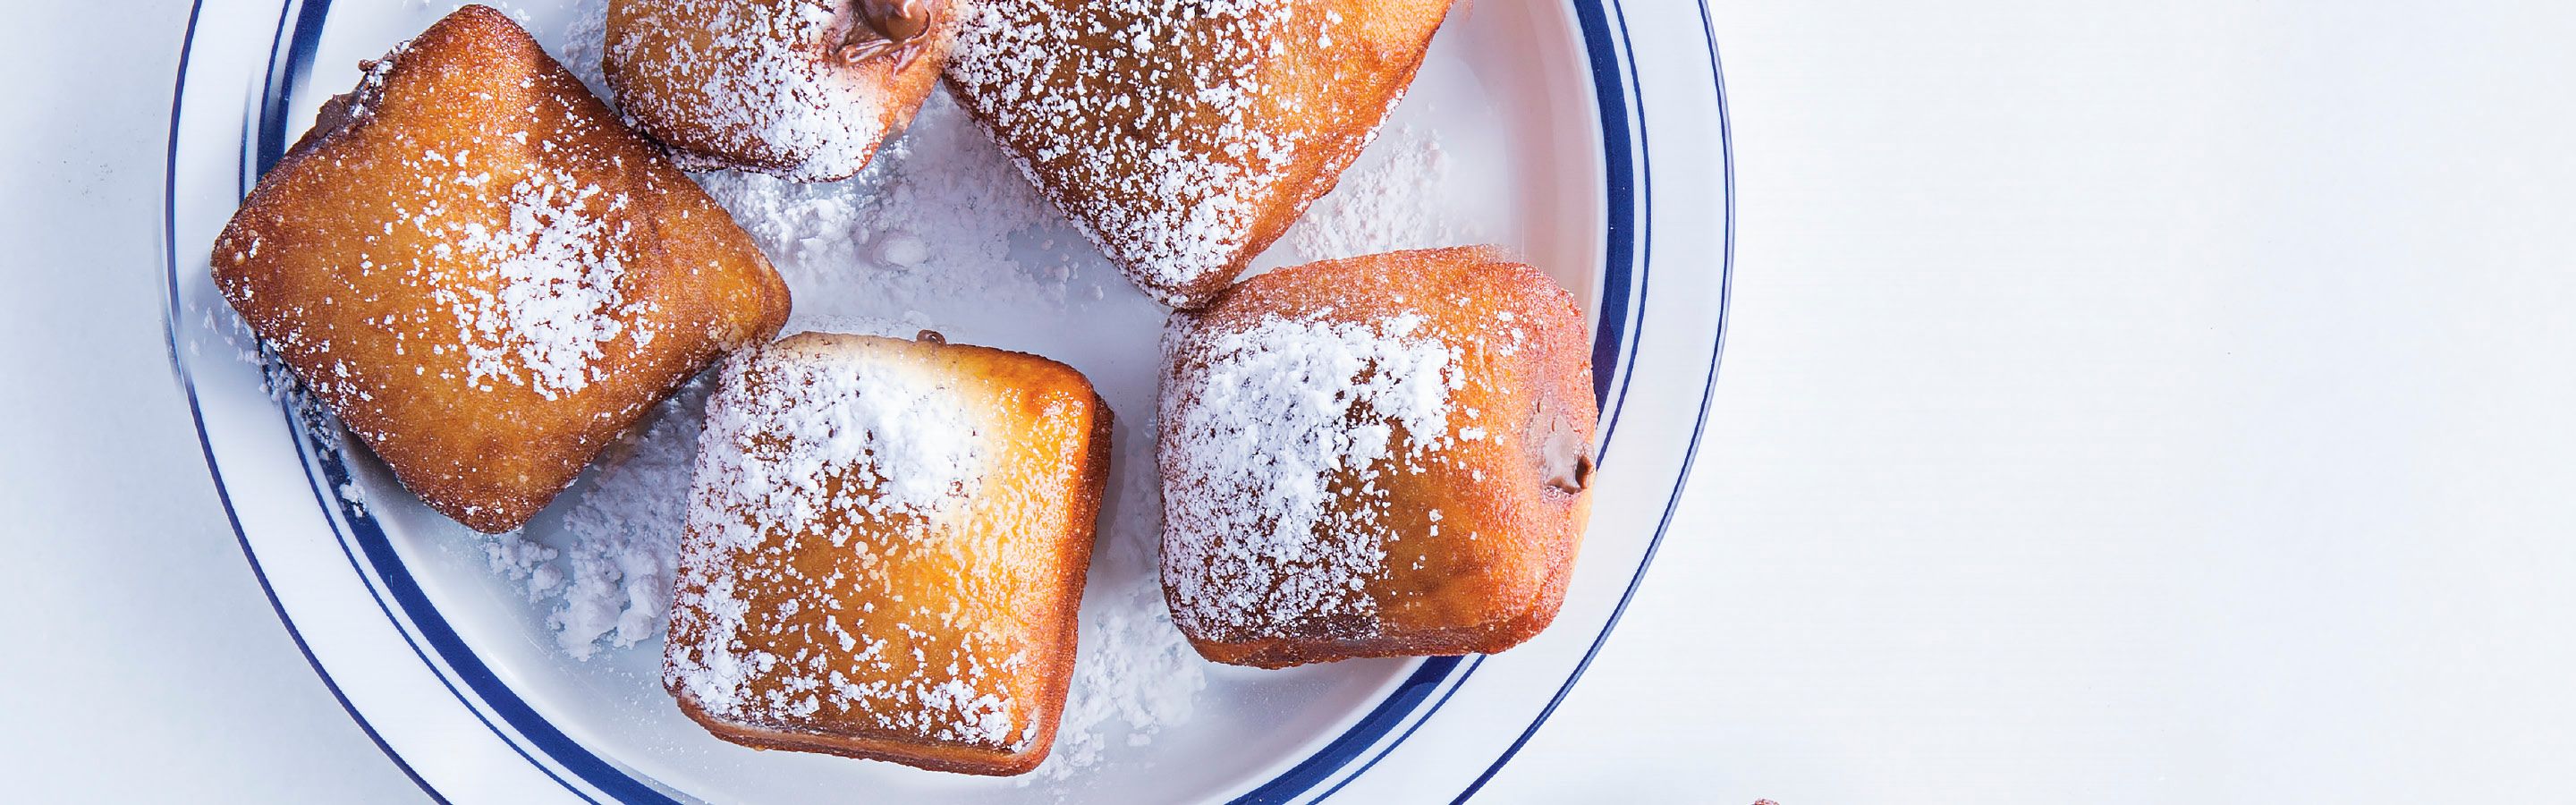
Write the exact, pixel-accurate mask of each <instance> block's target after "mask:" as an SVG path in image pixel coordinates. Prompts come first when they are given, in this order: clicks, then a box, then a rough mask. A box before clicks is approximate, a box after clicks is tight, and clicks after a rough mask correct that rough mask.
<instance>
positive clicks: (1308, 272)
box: [1163, 247, 1599, 668]
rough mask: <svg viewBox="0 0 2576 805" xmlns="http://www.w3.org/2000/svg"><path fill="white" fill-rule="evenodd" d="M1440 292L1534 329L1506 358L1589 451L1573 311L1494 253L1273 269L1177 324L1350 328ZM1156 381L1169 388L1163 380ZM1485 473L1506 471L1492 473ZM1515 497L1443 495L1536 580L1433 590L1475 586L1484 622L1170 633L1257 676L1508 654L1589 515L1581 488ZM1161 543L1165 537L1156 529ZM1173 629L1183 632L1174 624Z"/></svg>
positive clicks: (1541, 620) (1542, 604)
mask: <svg viewBox="0 0 2576 805" xmlns="http://www.w3.org/2000/svg"><path fill="white" fill-rule="evenodd" d="M1452 294H1463V295H1469V296H1472V297H1474V298H1476V299H1477V300H1479V303H1480V307H1479V308H1477V309H1478V310H1479V311H1480V312H1485V313H1490V312H1492V311H1494V310H1497V309H1503V310H1510V311H1512V312H1513V313H1514V314H1515V315H1516V316H1518V317H1520V318H1521V320H1523V321H1526V322H1528V323H1530V324H1532V325H1533V326H1534V327H1535V329H1536V331H1537V335H1538V338H1537V340H1536V342H1535V348H1534V349H1524V350H1522V351H1521V356H1522V357H1521V358H1519V359H1518V360H1520V361H1523V362H1525V364H1526V365H1525V366H1524V367H1523V369H1524V370H1525V372H1526V374H1524V375H1523V377H1524V378H1525V379H1526V382H1529V383H1535V384H1541V385H1544V386H1545V387H1546V389H1547V393H1549V394H1553V395H1554V396H1555V398H1556V399H1558V400H1561V401H1562V404H1564V405H1567V406H1570V408H1571V413H1572V415H1573V417H1574V419H1575V423H1576V424H1577V425H1578V427H1579V430H1580V432H1581V434H1582V436H1583V443H1584V444H1586V445H1589V444H1590V443H1591V440H1592V437H1593V436H1594V434H1595V431H1594V428H1595V427H1596V425H1597V419H1598V416H1599V412H1598V411H1597V410H1596V408H1595V402H1594V400H1593V396H1592V389H1591V378H1592V372H1591V352H1590V350H1589V348H1588V340H1587V339H1588V335H1589V334H1588V332H1587V331H1586V329H1585V327H1584V325H1583V316H1582V312H1581V311H1580V309H1578V308H1577V307H1576V306H1575V304H1574V299H1573V295H1572V294H1571V293H1569V292H1567V291H1566V290H1565V289H1564V288H1562V287H1560V286H1558V285H1557V284H1556V282H1555V281H1554V280H1552V279H1550V278H1549V277H1548V276H1547V275H1545V274H1543V273H1540V272H1539V271H1538V270H1537V269H1535V268H1531V267H1529V266H1527V265H1523V264H1520V263H1516V262H1512V261H1509V260H1507V259H1505V258H1504V257H1503V255H1502V253H1501V252H1500V251H1499V250H1497V249H1494V248H1491V247H1453V248H1446V249H1423V250H1415V251H1405V252H1391V253H1386V254H1378V255H1368V256H1363V257H1354V258H1349V259H1343V260H1328V261H1323V262H1318V263H1310V264H1307V265H1303V266H1296V267H1291V268H1283V269H1279V270H1277V271H1272V272H1270V273H1267V274H1263V275H1261V276H1258V277H1254V278H1252V279H1251V280H1248V281H1245V282H1244V283H1242V284H1240V285H1236V286H1234V287H1233V288H1230V289H1227V290H1225V291H1224V292H1222V293H1220V294H1219V295H1218V297H1217V299H1216V300H1214V301H1213V302H1212V303H1211V304H1210V305H1209V307H1207V308H1206V309H1204V310H1202V311H1199V312H1197V313H1195V314H1187V316H1186V317H1185V318H1186V319H1187V320H1189V321H1190V322H1191V323H1190V324H1187V325H1185V326H1187V327H1191V328H1207V327H1217V328H1226V327H1237V326H1246V325H1248V324H1249V323H1250V322H1251V321H1252V320H1254V319H1256V318H1258V317H1260V316H1263V315H1268V314H1274V313H1276V314H1285V315H1301V314H1309V313H1313V312H1315V311H1320V310H1323V309H1325V308H1330V309H1331V310H1332V312H1331V313H1330V314H1328V315H1326V316H1325V317H1326V318H1329V319H1332V320H1337V321H1359V320H1367V319H1370V318H1374V317H1378V316H1385V315H1392V314H1393V312H1394V311H1395V310H1397V309H1400V308H1409V307H1410V306H1409V305H1407V304H1406V303H1400V302H1396V301H1394V300H1396V299H1397V298H1399V297H1404V296H1407V295H1410V297H1411V298H1413V299H1417V300H1419V299H1422V298H1424V297H1428V296H1433V295H1438V296H1449V295H1452ZM1425 312H1426V313H1427V314H1428V315H1431V316H1432V317H1433V318H1434V319H1435V320H1452V319H1454V318H1455V317H1453V316H1451V315H1450V314H1448V313H1445V312H1433V311H1425ZM1452 323H1454V322H1452ZM1183 343H1186V339H1185V340H1184V342H1183ZM1487 357H1488V359H1491V360H1496V361H1510V360H1513V359H1511V358H1504V357H1500V356H1494V355H1491V354H1488V356H1487ZM1167 360H1169V361H1173V362H1174V363H1173V366H1174V367H1177V366H1179V365H1181V362H1184V361H1188V360H1191V358H1190V357H1189V356H1187V355H1180V354H1175V355H1172V356H1168V357H1167ZM1471 360H1472V358H1471ZM1167 371H1177V369H1170V370H1167ZM1165 382H1166V383H1170V382H1172V380H1171V378H1169V377H1168V376H1167V378H1166V381H1165ZM1164 404H1165V405H1166V406H1169V405H1171V404H1173V400H1172V398H1170V397H1166V398H1165V400H1164ZM1487 469H1488V470H1490V471H1494V472H1503V471H1507V468H1501V467H1493V468H1487ZM1163 480H1164V483H1167V484H1169V483H1173V482H1174V480H1173V478H1172V477H1171V476H1169V475H1168V474H1167V475H1165V476H1164V477H1163ZM1393 483H1395V484H1397V485H1399V486H1401V485H1403V484H1405V483H1406V482H1405V481H1403V480H1398V481H1395V482H1393ZM1527 491H1528V494H1526V495H1517V496H1513V495H1507V496H1505V497H1503V498H1500V499H1494V498H1486V499H1484V500H1482V501H1479V500H1477V499H1476V498H1474V497H1473V496H1467V497H1449V498H1445V499H1443V501H1442V504H1441V505H1442V506H1443V507H1444V508H1450V507H1461V506H1475V507H1476V508H1480V509H1484V510H1486V511H1489V512H1490V511H1501V512H1504V515H1503V516H1506V517H1513V518H1516V521H1517V522H1519V523H1520V524H1521V529H1520V530H1518V531H1517V532H1516V533H1509V534H1494V533H1490V532H1488V533H1487V534H1486V535H1485V537H1484V538H1485V539H1487V540H1493V539H1496V538H1498V537H1500V538H1504V539H1508V540H1511V541H1512V543H1513V544H1514V545H1515V546H1517V547H1518V548H1519V549H1520V550H1518V551H1516V552H1515V555H1517V556H1519V557H1521V558H1522V559H1523V560H1524V561H1526V562H1531V563H1535V564H1536V565H1537V566H1538V567H1539V568H1541V569H1542V570H1543V573H1542V574H1541V575H1540V576H1539V577H1538V578H1537V579H1535V580H1534V583H1527V584H1522V583H1514V582H1510V581H1508V580H1500V579H1489V578H1481V577H1480V578H1473V579H1462V578H1447V579H1440V580H1438V581H1440V582H1443V583H1448V584H1472V585H1476V586H1473V587H1468V588H1464V589H1466V590H1467V591H1468V592H1469V593H1471V594H1476V595H1482V596H1485V600H1486V601H1488V602H1490V603H1493V604H1496V606H1489V607H1485V608H1483V609H1481V610H1479V611H1483V612H1487V613H1489V614H1490V615H1492V616H1491V617H1487V618H1482V619H1477V620H1473V621H1470V622H1455V621H1451V622H1421V621H1420V620H1419V619H1416V620H1415V621H1414V622H1407V623H1385V624H1381V625H1380V628H1379V629H1378V631H1377V632H1376V633H1375V634H1371V635H1368V636H1365V637H1339V638H1336V637H1320V636H1312V635H1265V636H1261V637H1255V638H1249V639H1231V640H1229V639H1218V638H1216V637H1213V636H1209V635H1203V634H1198V633H1195V632H1193V631H1192V630H1191V629H1189V628H1188V627H1187V626H1184V627H1183V629H1182V631H1183V632H1184V634H1185V635H1186V636H1187V637H1188V638H1189V640H1190V645H1191V646H1192V647H1193V648H1195V649H1197V650H1198V652H1199V654H1200V655H1201V656H1203V657H1206V658H1207V659H1209V660H1212V661H1215V662H1222V663H1227V664H1232V665H1248V666H1254V667H1261V668H1284V667H1288V666H1294V665H1304V664H1308V663H1318V662H1333V661H1337V660H1346V659H1356V658H1362V657H1404V656H1425V655H1456V654H1469V653H1486V654H1491V653H1496V652H1500V651H1504V650H1506V649H1509V648H1511V647H1513V646H1517V645H1519V644H1521V643H1522V642H1525V641H1527V640H1528V639H1530V638H1531V637H1535V636H1537V634H1538V633H1539V632H1540V631H1542V630H1544V629H1546V628H1547V626H1548V624H1549V623H1550V622H1552V621H1554V620H1555V618H1556V613H1557V610H1558V609H1559V608H1560V607H1561V606H1562V605H1563V604H1564V601H1565V590H1566V585H1567V583H1568V582H1569V581H1570V580H1571V578H1572V573H1573V567H1574V559H1575V554H1576V553H1577V551H1578V550H1579V548H1580V547H1581V541H1582V532H1583V524H1584V523H1585V522H1586V521H1587V520H1588V519H1589V517H1590V512H1591V502H1592V491H1591V488H1590V486H1589V485H1586V486H1585V487H1584V488H1583V489H1582V490H1581V491H1578V492H1573V493H1567V492H1564V491H1562V490H1557V489H1553V488H1536V489H1528V490H1527ZM1455 510H1456V509H1455V508H1453V511H1455ZM1165 538H1166V539H1169V538H1170V533H1169V531H1168V530H1167V531H1166V537H1165ZM1408 542H1411V540H1410V539H1408ZM1167 555H1168V553H1167ZM1175 572H1177V571H1176V569H1175V568H1173V567H1171V566H1169V565H1166V566H1165V567H1164V569H1163V573H1164V575H1165V585H1164V598H1165V602H1166V603H1167V604H1168V605H1170V606H1172V607H1173V608H1174V610H1175V611H1176V612H1177V611H1178V610H1179V609H1180V606H1181V605H1180V604H1179V599H1178V598H1177V597H1176V595H1175V593H1174V591H1173V588H1172V581H1171V576H1172V574H1173V573H1175ZM1400 574H1401V571H1389V572H1388V573H1387V574H1385V575H1381V576H1380V577H1379V578H1376V579H1372V580H1371V581H1370V582H1369V586H1370V591H1371V593H1372V595H1373V596H1379V597H1384V596H1387V595H1391V594H1393V593H1392V586H1393V585H1394V583H1395V582H1394V581H1393V578H1394V577H1395V576H1397V575H1400ZM1452 589H1459V588H1452ZM1181 620H1183V621H1184V622H1186V619H1181Z"/></svg>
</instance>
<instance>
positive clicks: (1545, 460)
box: [1156, 248, 1596, 668]
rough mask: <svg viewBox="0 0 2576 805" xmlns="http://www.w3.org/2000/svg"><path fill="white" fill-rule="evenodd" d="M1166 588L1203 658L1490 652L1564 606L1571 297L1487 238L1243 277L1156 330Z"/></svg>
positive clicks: (1578, 326) (1583, 450)
mask: <svg viewBox="0 0 2576 805" xmlns="http://www.w3.org/2000/svg"><path fill="white" fill-rule="evenodd" d="M1161 407H1162V410H1161V415H1160V430H1161V442H1160V443H1159V444H1158V445H1157V447H1156V458H1157V463H1158V464H1159V465H1160V469H1161V471H1162V476H1163V552H1162V574H1163V594H1164V598H1165V600H1166V601H1167V602H1168V603H1169V604H1170V605H1171V608H1172V620H1173V621H1174V622H1175V623H1177V624H1179V625H1180V627H1181V631H1183V632H1185V633H1187V635H1188V636H1189V639H1190V643H1191V645H1193V646H1195V647H1197V648H1198V651H1199V653H1200V654H1201V655H1204V656H1206V657H1207V658H1208V659H1211V660H1215V661H1217V662H1224V663H1233V664H1237V665H1253V666H1260V667H1265V668H1278V667H1285V666H1290V665H1300V664H1304V663H1312V662H1328V661H1332V660H1341V659H1349V658H1353V657H1384V656H1408V655H1425V654H1465V653H1471V652H1484V653H1491V652H1497V651H1502V650H1504V649H1507V648H1510V647H1512V646H1514V645H1518V644H1519V643H1520V642H1521V641H1523V640H1526V639H1528V638H1530V637H1531V636H1532V635H1535V634H1537V633H1538V632H1539V630H1540V629H1543V628H1545V627H1546V626H1547V624H1548V622H1549V621H1550V620H1552V619H1554V618H1555V617H1556V610H1557V606H1558V605H1559V604H1560V603H1562V602H1563V601H1564V598H1565V584H1566V580H1567V578H1568V576H1569V574H1570V573H1571V571H1572V569H1573V564H1574V553H1575V549H1576V547H1577V544H1578V543H1579V542H1580V541H1581V540H1582V534H1583V523H1584V519H1585V517H1586V516H1587V515H1588V514H1589V512H1590V505H1591V492H1590V490H1589V485H1590V483H1591V470H1592V463H1591V462H1592V460H1591V455H1592V447H1591V445H1592V429H1593V425H1594V419H1595V416H1596V411H1595V404H1594V401H1593V397H1592V366H1591V350H1590V344H1589V341H1588V339H1587V337H1586V332H1585V328H1584V324H1583V314H1582V312H1581V311H1579V310H1577V309H1576V307H1575V305H1574V297H1573V295H1572V294H1569V293H1567V292H1566V291H1565V289H1564V288H1561V287H1558V286H1557V284H1556V282H1555V281H1554V280H1551V279H1549V278H1548V276H1547V275H1546V274H1543V273H1540V272H1539V271H1538V270H1537V269H1534V268H1531V267H1529V266H1526V265H1521V264H1519V263H1513V262H1509V261H1506V260H1503V259H1501V258H1500V257H1498V256H1496V254H1495V253H1494V252H1492V251H1490V250H1486V249H1479V248H1456V249H1431V250H1422V251H1410V252H1395V253H1390V254H1379V255H1371V256H1367V257H1357V258H1351V259H1348V260H1334V261H1327V262H1321V263H1310V264H1307V265H1303V266H1296V267H1293V268H1283V269H1279V270H1277V271H1273V272H1271V273H1268V274H1264V275H1261V276H1258V277H1254V278H1252V279H1250V280H1247V281H1245V282H1244V283H1243V284H1241V285H1237V286H1235V287H1234V288H1233V289H1231V290H1228V291H1227V292H1225V293H1224V294H1222V295H1220V296H1218V297H1217V299H1216V301H1215V303H1213V304H1211V305H1209V306H1208V307H1207V308H1206V309H1205V310H1202V311H1199V312H1198V313H1196V314H1189V313H1176V314H1174V315H1173V322H1172V326H1171V330H1170V331H1169V332H1168V333H1167V334H1166V343H1165V373H1164V378H1163V390H1162V400H1161Z"/></svg>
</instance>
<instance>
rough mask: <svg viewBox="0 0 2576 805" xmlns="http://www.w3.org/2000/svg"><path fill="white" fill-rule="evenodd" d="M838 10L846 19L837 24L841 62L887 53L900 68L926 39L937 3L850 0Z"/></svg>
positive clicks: (914, 0)
mask: <svg viewBox="0 0 2576 805" xmlns="http://www.w3.org/2000/svg"><path fill="white" fill-rule="evenodd" d="M842 12H843V13H844V14H847V15H848V16H849V18H850V19H849V20H848V21H847V22H844V23H841V24H842V25H843V26H844V27H843V28H842V34H841V46H840V47H839V48H838V49H837V51H836V52H837V53H838V54H839V55H840V57H841V60H842V61H846V62H850V63H854V64H855V63H858V62H861V61H866V60H868V59H874V58H879V57H884V56H891V57H893V58H894V60H895V66H896V67H897V68H901V67H902V66H904V65H906V64H910V63H911V62H912V57H913V56H914V55H916V54H918V53H920V52H921V46H922V44H923V43H924V42H926V41H928V39H929V37H928V34H929V33H930V26H931V23H933V22H935V21H937V19H938V16H939V4H938V2H937V0H850V4H849V5H848V6H846V7H844V8H843V10H842Z"/></svg>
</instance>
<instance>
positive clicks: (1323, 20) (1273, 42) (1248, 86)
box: [948, 0, 1449, 308]
mask: <svg viewBox="0 0 2576 805" xmlns="http://www.w3.org/2000/svg"><path fill="white" fill-rule="evenodd" d="M1175 8H1176V7H1174V6H1172V5H1171V4H1168V3H1159V2H1147V1H1146V0H959V4H958V11H959V16H960V17H961V18H962V19H961V21H960V28H959V31H958V39H957V49H956V52H955V53H954V55H953V56H952V57H951V58H950V60H949V64H948V78H949V81H950V82H951V83H950V87H951V88H952V89H953V90H954V91H955V93H956V95H957V97H958V98H959V100H961V101H962V102H963V103H964V105H965V106H966V108H967V109H968V110H970V111H971V112H973V114H974V115H975V118H976V119H977V120H978V121H980V122H981V123H982V124H983V125H984V127H985V128H986V129H987V130H989V131H991V132H992V134H993V138H994V139H995V140H998V141H1000V142H1001V144H1002V147H1003V150H1005V151H1007V152H1009V153H1010V154H1011V156H1012V158H1013V159H1015V160H1017V161H1018V162H1019V164H1020V167H1021V169H1022V170H1023V171H1024V172H1026V173H1028V175H1029V177H1030V179H1031V180H1033V181H1035V182H1036V183H1037V186H1038V189H1039V190H1040V191H1041V192H1043V193H1044V194H1045V195H1046V196H1047V197H1048V198H1050V199H1053V200H1054V201H1055V204H1056V205H1057V206H1058V207H1061V208H1062V209H1063V210H1064V211H1065V213H1066V214H1067V215H1068V216H1070V217H1071V218H1072V219H1073V221H1074V222H1075V223H1076V224H1078V225H1080V226H1081V227H1082V229H1083V231H1084V232H1086V233H1088V234H1089V235H1090V236H1091V239H1092V240H1093V241H1094V242H1096V243H1098V244H1099V245H1100V247H1101V249H1102V250H1103V251H1105V252H1107V253H1108V255H1109V258H1110V259H1111V260H1112V261H1114V262H1116V263H1118V265H1119V266H1120V267H1121V268H1122V269H1124V270H1125V271H1126V273H1127V278H1128V279H1130V280H1133V281H1134V282H1135V283H1136V286H1137V287H1138V288H1142V289H1144V290H1145V292H1146V294H1147V295H1149V296H1152V297H1154V298H1155V299H1157V300H1160V301H1162V302H1164V303H1165V304H1169V305H1172V306H1175V307H1180V308H1194V307H1198V306H1200V305H1203V304H1206V303H1207V301H1208V300H1209V299H1210V298H1211V297H1213V296H1214V295H1215V294H1216V292H1217V291H1219V290H1222V289H1224V288H1225V286H1227V285H1229V284H1232V283H1233V282H1234V279H1235V277H1236V276H1238V275H1240V274H1241V273H1242V272H1243V269H1244V266H1245V265H1246V264H1247V263H1249V262H1250V261H1251V259H1252V258H1253V256H1254V255H1257V254H1260V253H1261V251H1262V250H1263V249H1266V248H1268V247H1269V246H1270V243H1271V241H1274V240H1277V239H1278V238H1279V235H1280V234H1281V233H1283V232H1286V231H1287V229H1288V226H1289V224H1292V223H1295V222H1296V220H1297V217H1298V216H1300V215H1303V214H1305V212H1306V205H1308V204H1310V203H1313V202H1314V200H1315V199H1316V198H1317V197H1320V196H1322V195H1324V194H1325V193H1326V192H1329V191H1331V190H1332V189H1333V185H1334V184H1335V183H1336V182H1338V181H1339V180H1340V177H1341V172H1342V169H1343V168H1345V167H1348V166H1349V165H1350V162H1351V160H1352V159H1353V158H1354V157H1357V156H1358V155H1359V153H1360V149H1361V148H1363V147H1365V146H1367V145H1368V141H1369V139H1370V138H1371V137H1373V136H1375V134H1376V132H1377V127H1378V124H1379V123H1380V122H1382V121H1384V120H1385V119H1386V114H1387V112H1388V111H1389V110H1390V109H1392V108H1394V106H1395V102H1396V101H1397V100H1398V99H1400V98H1401V97H1403V94H1404V90H1405V88H1406V87H1408V86H1410V85H1411V84H1412V83H1413V73H1414V70H1415V69H1416V68H1418V67H1420V66H1421V64H1422V55H1423V52H1424V50H1425V49H1426V48H1427V47H1429V45H1430V42H1431V34H1432V32H1433V31H1435V30H1437V29H1438V28H1439V27H1440V21H1441V18H1442V17H1443V16H1444V15H1446V14H1447V13H1448V8H1449V3H1448V0H1277V1H1276V2H1250V1H1249V0H1220V2H1211V3H1198V4H1185V6H1182V7H1180V8H1187V9H1189V10H1190V11H1191V13H1192V16H1190V17H1187V18H1184V17H1183V16H1180V15H1178V14H1176V13H1175Z"/></svg>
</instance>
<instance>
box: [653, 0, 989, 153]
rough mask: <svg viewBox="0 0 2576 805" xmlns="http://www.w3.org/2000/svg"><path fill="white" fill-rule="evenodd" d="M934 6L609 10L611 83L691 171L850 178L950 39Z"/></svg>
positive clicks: (676, 3) (789, 2)
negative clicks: (753, 172) (758, 172)
mask: <svg viewBox="0 0 2576 805" xmlns="http://www.w3.org/2000/svg"><path fill="white" fill-rule="evenodd" d="M944 6H945V3H943V2H941V0H611V2H610V3H609V5H608V44H607V54H606V59H605V61H606V65H605V66H606V68H607V73H608V84H609V86H610V87H612V88H614V89H615V90H616V93H617V103H618V106H619V107H620V108H621V109H623V110H624V111H625V112H626V115H627V117H628V118H629V119H632V120H634V121H635V123H636V124H637V125H638V126H640V127H642V128H643V129H644V131H645V132H647V133H649V134H651V135H652V136H653V137H654V138H655V139H658V140H661V141H662V142H663V143H665V144H668V145H669V146H671V148H672V149H673V150H674V151H676V152H677V153H678V154H679V155H680V157H681V158H682V160H683V165H685V166H686V167H690V168H740V169H744V170H755V171H760V172H763V173H769V174H774V175H777V176H779V177H782V178H786V179H792V180H796V181H807V182H814V181H831V180H835V179H845V178H849V177H850V176H851V175H853V174H856V173H858V172H859V169H861V168H864V167H867V164H868V159H869V157H871V156H873V155H874V154H875V153H876V150H877V146H878V145H879V144H880V143H883V142H884V141H885V140H886V139H887V138H888V137H890V136H892V135H893V134H895V133H897V132H901V131H902V130H903V129H904V127H905V126H908V125H911V123H912V116H913V113H915V112H918V111H920V109H921V101H922V99H923V98H926V97H928V96H929V95H930V87H931V85H932V84H935V83H937V82H938V80H939V68H940V66H941V65H942V64H943V63H945V62H946V61H947V58H948V48H949V45H950V44H951V42H952V41H953V40H954V39H955V38H956V29H957V26H956V15H954V14H951V13H948V12H947V10H946V9H945V8H944Z"/></svg>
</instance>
